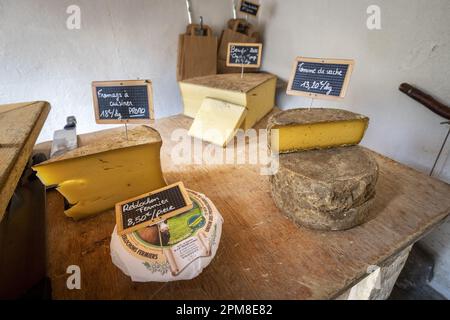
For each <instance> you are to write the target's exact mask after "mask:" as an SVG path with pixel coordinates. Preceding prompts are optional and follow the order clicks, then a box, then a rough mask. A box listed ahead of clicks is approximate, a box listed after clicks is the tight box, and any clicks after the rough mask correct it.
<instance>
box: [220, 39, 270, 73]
mask: <svg viewBox="0 0 450 320" xmlns="http://www.w3.org/2000/svg"><path fill="white" fill-rule="evenodd" d="M261 56H262V44H261V43H229V44H228V54H227V67H243V68H259V67H260V66H261Z"/></svg>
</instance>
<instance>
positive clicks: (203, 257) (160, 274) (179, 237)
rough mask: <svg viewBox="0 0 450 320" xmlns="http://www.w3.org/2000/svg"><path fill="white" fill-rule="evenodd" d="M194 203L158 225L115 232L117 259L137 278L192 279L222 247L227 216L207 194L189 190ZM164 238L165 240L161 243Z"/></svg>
mask: <svg viewBox="0 0 450 320" xmlns="http://www.w3.org/2000/svg"><path fill="white" fill-rule="evenodd" d="M188 193H189V196H190V198H191V199H192V202H193V204H194V207H193V208H192V209H191V210H190V211H188V212H186V213H182V214H180V215H177V216H175V217H173V218H170V219H168V220H167V221H166V222H165V223H164V225H163V226H161V227H160V229H159V231H158V226H152V227H147V228H145V229H142V230H139V231H136V232H133V233H130V234H126V235H123V236H119V235H118V234H117V229H115V230H114V231H113V233H112V235H111V245H110V248H111V258H112V261H113V263H114V264H115V265H116V266H117V267H118V268H119V269H120V270H122V272H123V273H125V274H126V275H127V276H129V277H130V278H131V280H132V281H134V282H170V281H180V280H190V279H193V278H195V277H197V276H198V275H199V274H200V273H202V271H203V269H204V268H206V267H207V266H208V265H209V264H210V263H211V261H212V260H213V259H214V256H215V255H216V253H217V250H218V248H219V242H220V237H221V234H222V224H223V218H222V216H221V215H220V213H219V211H217V209H216V207H215V206H214V204H213V203H212V202H211V200H209V199H208V198H207V197H206V196H205V195H203V194H201V193H198V192H195V191H191V190H188ZM161 242H162V244H161Z"/></svg>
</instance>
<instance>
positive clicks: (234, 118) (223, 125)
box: [189, 98, 247, 147]
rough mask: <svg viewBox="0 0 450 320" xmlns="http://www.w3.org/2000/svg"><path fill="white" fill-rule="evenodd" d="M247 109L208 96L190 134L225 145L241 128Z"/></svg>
mask: <svg viewBox="0 0 450 320" xmlns="http://www.w3.org/2000/svg"><path fill="white" fill-rule="evenodd" d="M246 115H247V109H245V108H244V107H243V106H238V105H235V104H232V103H228V102H224V101H220V100H216V99H211V98H206V99H205V100H204V101H203V103H202V106H201V108H200V110H199V111H198V112H197V116H196V117H195V119H194V122H193V124H192V126H191V129H190V130H189V135H190V136H192V137H195V138H198V139H202V140H204V141H208V142H211V143H214V144H216V145H218V146H221V147H225V146H226V145H227V144H228V142H229V141H230V140H231V139H233V137H234V135H235V134H236V131H237V130H238V129H239V128H240V126H241V124H242V122H243V121H244V118H245V116H246Z"/></svg>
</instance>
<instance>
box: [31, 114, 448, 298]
mask: <svg viewBox="0 0 450 320" xmlns="http://www.w3.org/2000/svg"><path fill="white" fill-rule="evenodd" d="M191 123H192V120H190V119H189V118H187V117H184V116H175V117H171V118H165V119H161V120H158V121H157V122H156V123H155V124H154V125H153V126H154V127H155V128H156V129H157V130H159V131H160V133H161V135H162V137H163V141H164V145H163V150H162V154H161V157H162V161H163V170H164V174H165V177H166V179H167V180H168V182H169V183H172V182H176V181H180V180H181V181H183V182H184V183H185V184H186V186H187V187H188V188H190V189H193V190H196V191H199V192H202V193H205V194H206V195H207V196H208V197H209V198H210V199H211V200H212V201H213V202H214V203H215V205H216V206H217V208H218V209H219V211H220V212H221V213H222V215H223V217H224V219H225V223H224V229H223V234H222V239H221V243H220V248H219V251H218V253H217V256H216V257H215V259H214V260H213V262H212V263H211V265H210V266H209V267H208V268H206V269H205V270H204V272H203V273H202V274H201V275H200V276H199V277H198V278H196V279H194V280H192V281H184V282H177V283H167V284H160V283H147V284H140V283H133V282H131V280H130V279H129V278H128V277H127V276H125V275H124V274H122V272H121V271H120V270H119V269H118V268H116V267H115V266H114V265H113V264H112V262H111V257H110V250H109V243H110V236H111V233H112V230H113V228H114V224H115V221H114V214H113V210H111V211H108V212H106V213H104V214H102V215H100V216H98V217H95V218H92V219H89V220H85V221H80V222H74V221H72V220H71V219H69V218H66V217H65V216H64V214H63V200H62V197H61V196H60V195H59V194H58V193H57V192H55V191H51V192H48V201H47V203H48V209H47V210H48V211H47V212H48V216H47V228H48V230H47V245H48V273H49V276H50V278H51V280H52V287H53V297H54V298H57V299H328V298H336V297H338V296H339V295H340V294H342V293H344V292H345V291H347V290H348V289H349V288H350V287H352V286H353V285H354V284H356V283H358V282H359V281H360V280H361V279H363V278H364V277H366V276H367V269H368V267H369V266H371V265H382V264H383V263H384V262H386V261H388V260H389V259H391V258H392V257H393V256H395V255H397V254H399V253H401V252H402V251H404V250H405V249H407V248H408V247H410V246H411V245H412V244H413V243H415V242H416V241H418V240H419V239H420V238H421V237H423V236H424V235H425V234H426V233H427V232H428V231H430V230H431V229H432V228H433V227H435V226H436V225H438V224H439V223H440V222H442V221H443V220H444V219H445V218H446V217H447V216H448V214H449V213H450V186H449V185H447V184H445V183H443V182H440V181H438V180H435V179H432V178H430V177H428V176H426V175H425V174H422V173H419V172H417V171H415V170H413V169H410V168H408V167H406V166H404V165H401V164H399V163H397V162H394V161H392V160H390V159H388V158H385V157H383V156H381V155H378V154H375V157H376V159H377V161H378V163H379V165H380V179H379V183H378V186H377V198H376V204H375V208H374V210H376V211H377V212H378V215H377V217H376V218H375V219H374V220H372V221H370V222H368V223H366V224H364V225H363V226H360V227H357V228H354V229H352V230H349V231H345V232H320V231H311V230H307V229H304V228H299V227H297V226H296V225H294V224H293V223H292V222H291V221H289V220H288V219H286V218H285V217H284V216H283V215H282V214H281V213H280V212H279V210H278V209H277V208H276V207H275V204H274V202H273V200H272V198H271V195H270V191H269V182H268V177H266V176H261V175H260V171H259V169H260V168H259V167H258V166H255V165H214V166H207V165H183V166H180V165H174V164H173V163H172V161H171V159H170V151H171V150H172V147H173V146H174V144H175V142H173V141H171V138H170V137H171V133H172V132H173V130H174V129H176V128H184V129H187V128H189V126H190V124H191ZM260 126H262V127H263V126H264V121H262V123H261V124H260ZM113 130H117V132H118V134H121V133H123V128H118V129H113ZM102 134H103V133H102V132H99V133H92V134H88V135H83V136H81V137H80V140H81V141H82V143H83V144H84V143H88V142H89V141H92V140H94V139H100V138H101V136H102ZM37 149H40V150H45V149H48V144H44V145H40V146H39V147H38V148H37ZM69 265H78V266H80V268H81V277H82V288H81V290H72V291H70V290H68V289H67V288H66V280H67V278H68V276H69V275H68V274H67V273H66V268H67V267H68V266H69Z"/></svg>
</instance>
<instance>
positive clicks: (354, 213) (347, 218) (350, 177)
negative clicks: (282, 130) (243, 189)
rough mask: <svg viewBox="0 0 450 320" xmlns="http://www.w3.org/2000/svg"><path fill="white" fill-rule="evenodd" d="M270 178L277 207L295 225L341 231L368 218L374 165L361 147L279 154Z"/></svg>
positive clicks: (373, 187)
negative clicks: (276, 166) (276, 165)
mask: <svg viewBox="0 0 450 320" xmlns="http://www.w3.org/2000/svg"><path fill="white" fill-rule="evenodd" d="M279 160H280V163H279V164H280V166H279V170H278V172H277V173H276V174H275V175H274V176H272V177H271V190H272V197H273V199H274V201H275V204H276V205H277V207H278V208H279V209H280V210H281V211H282V212H283V213H285V214H286V215H287V216H289V217H291V218H292V219H293V220H294V221H295V222H297V223H299V224H301V225H304V226H307V227H311V228H315V229H321V230H345V229H349V228H352V227H354V226H356V225H359V224H361V223H362V222H364V221H366V220H367V219H369V218H370V215H369V208H370V207H371V204H372V203H373V199H374V197H375V186H376V183H377V180H378V165H377V163H376V161H375V159H374V158H373V157H372V156H371V155H370V154H369V153H368V152H367V151H366V150H364V149H363V148H362V147H359V146H352V147H341V148H335V149H324V150H310V151H304V152H299V153H289V154H282V155H280V158H279Z"/></svg>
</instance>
